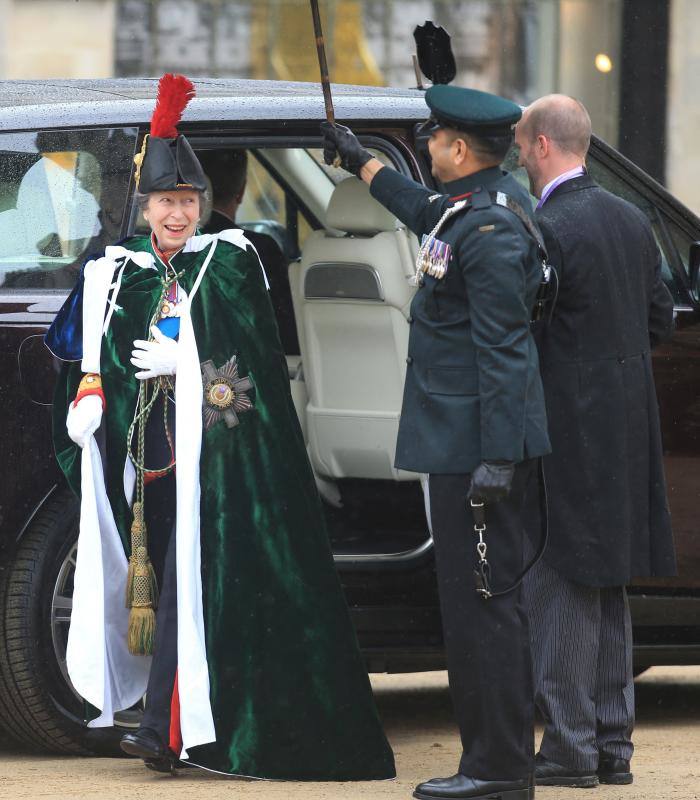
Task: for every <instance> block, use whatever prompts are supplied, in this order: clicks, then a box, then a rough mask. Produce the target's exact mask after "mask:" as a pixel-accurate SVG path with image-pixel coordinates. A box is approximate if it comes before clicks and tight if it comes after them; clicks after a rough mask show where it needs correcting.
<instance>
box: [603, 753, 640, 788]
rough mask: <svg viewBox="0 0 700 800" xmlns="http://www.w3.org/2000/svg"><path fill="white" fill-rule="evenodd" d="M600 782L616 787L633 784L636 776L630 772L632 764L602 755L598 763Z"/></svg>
mask: <svg viewBox="0 0 700 800" xmlns="http://www.w3.org/2000/svg"><path fill="white" fill-rule="evenodd" d="M598 780H599V781H600V782H601V783H612V784H615V785H616V786H625V785H627V784H630V783H632V781H633V780H634V775H633V774H632V773H631V772H630V762H629V761H627V760H626V759H624V758H615V756H606V755H601V756H600V760H599V761H598Z"/></svg>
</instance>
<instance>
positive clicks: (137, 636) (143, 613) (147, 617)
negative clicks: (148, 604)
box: [127, 607, 156, 656]
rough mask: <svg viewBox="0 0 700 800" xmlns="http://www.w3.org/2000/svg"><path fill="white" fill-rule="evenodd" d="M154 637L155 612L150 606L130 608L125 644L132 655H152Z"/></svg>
mask: <svg viewBox="0 0 700 800" xmlns="http://www.w3.org/2000/svg"><path fill="white" fill-rule="evenodd" d="M155 638H156V612H155V611H154V610H153V609H152V608H141V607H138V608H132V609H131V611H130V612H129V634H128V637H127V645H128V647H129V652H130V653H131V655H132V656H150V655H153V643H154V641H155Z"/></svg>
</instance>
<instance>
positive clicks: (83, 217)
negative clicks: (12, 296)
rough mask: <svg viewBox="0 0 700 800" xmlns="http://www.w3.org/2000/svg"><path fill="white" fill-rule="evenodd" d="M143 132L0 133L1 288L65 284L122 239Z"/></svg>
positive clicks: (46, 286) (117, 130) (128, 130)
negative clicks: (96, 255) (89, 258)
mask: <svg viewBox="0 0 700 800" xmlns="http://www.w3.org/2000/svg"><path fill="white" fill-rule="evenodd" d="M135 144H136V129H129V128H117V129H102V130H87V131H86V130H83V131H39V132H36V131H34V132H26V133H4V134H0V287H2V288H3V289H5V290H10V291H11V290H20V291H26V290H30V289H42V290H45V289H65V288H70V287H71V286H73V284H74V283H75V279H76V276H77V273H78V270H79V268H80V265H81V264H82V262H83V261H84V259H85V258H86V257H87V256H88V255H90V254H92V253H95V252H99V251H100V250H102V249H104V247H105V246H106V245H107V244H110V243H112V242H114V241H117V240H118V239H119V238H120V237H121V225H122V217H123V211H124V203H125V200H126V195H127V190H128V184H129V178H130V175H131V168H132V158H133V154H134V148H135Z"/></svg>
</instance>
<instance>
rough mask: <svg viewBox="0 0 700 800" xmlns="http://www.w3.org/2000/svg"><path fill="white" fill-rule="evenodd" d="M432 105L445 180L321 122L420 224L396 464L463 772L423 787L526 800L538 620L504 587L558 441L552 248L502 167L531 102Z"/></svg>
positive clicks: (443, 93) (487, 97) (351, 164)
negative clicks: (551, 356) (548, 313)
mask: <svg viewBox="0 0 700 800" xmlns="http://www.w3.org/2000/svg"><path fill="white" fill-rule="evenodd" d="M426 102H427V104H428V106H429V107H430V109H431V111H432V116H431V118H430V119H429V120H428V122H427V123H426V125H425V128H426V131H427V132H429V133H430V140H429V145H428V146H429V150H430V155H431V158H432V165H433V166H432V169H433V175H434V176H435V177H436V178H437V179H438V180H439V181H440V182H441V183H442V186H443V188H444V192H443V193H435V192H431V191H430V190H428V189H426V188H425V187H424V186H422V185H421V184H418V183H415V182H414V181H412V180H409V179H408V178H406V177H404V176H402V175H400V174H399V173H397V172H396V171H395V170H393V169H390V168H387V167H383V166H382V164H381V163H380V162H379V161H378V160H376V159H374V158H372V156H371V155H370V153H369V152H367V151H366V150H364V149H363V148H362V146H361V145H360V144H359V142H358V140H357V139H356V138H355V136H354V135H353V134H352V132H351V131H350V130H349V129H347V128H345V127H343V126H340V125H331V124H330V123H323V124H322V133H323V139H324V156H325V158H326V161H327V162H328V163H331V162H332V160H333V158H334V156H335V155H336V153H337V154H338V155H339V156H340V159H341V163H342V166H343V167H344V168H345V169H347V170H348V171H350V172H352V173H354V174H355V175H357V176H358V177H360V178H361V179H362V180H364V181H366V182H367V183H369V185H370V191H371V193H372V195H373V196H374V197H375V198H376V199H377V200H379V201H380V202H381V203H382V204H383V205H385V206H386V207H387V208H388V209H389V210H390V211H392V212H393V213H394V214H396V216H397V217H398V218H399V219H400V220H402V221H403V222H404V223H405V224H406V225H408V227H409V228H410V229H411V230H413V231H414V232H415V233H416V234H417V235H418V237H419V238H420V237H423V243H422V246H421V251H420V254H419V257H418V261H417V267H416V279H417V285H418V289H417V291H416V294H415V297H414V299H413V303H412V305H411V312H410V318H409V320H408V322H409V323H410V325H411V333H410V338H409V348H408V358H407V370H406V384H405V389H404V398H403V409H402V413H401V423H400V427H399V435H398V442H397V448H396V466H397V467H398V468H400V469H404V470H411V471H414V472H421V473H429V475H430V510H431V518H432V527H433V536H434V540H435V554H436V563H437V573H438V583H439V589H440V601H441V608H442V618H443V627H444V633H445V642H446V647H447V658H448V669H449V675H450V688H451V691H452V697H453V702H454V705H455V710H456V714H457V720H458V723H459V727H460V732H461V737H462V744H463V748H464V752H463V755H462V759H461V762H460V765H459V771H458V773H457V774H456V775H454V776H452V777H450V778H442V779H440V778H436V779H433V780H430V781H427V782H426V783H422V784H421V785H420V786H418V787H417V789H416V792H415V795H414V796H415V797H417V798H426V799H427V798H437V797H441V798H484V799H485V798H495V797H498V798H503V800H529V799H530V798H532V797H534V781H533V777H532V773H533V756H534V754H533V688H532V678H531V668H530V653H529V638H528V629H527V621H526V617H525V613H524V609H523V605H522V599H521V591H520V587H519V586H518V587H517V588H515V589H514V590H513V591H510V592H508V593H506V594H503V595H496V593H497V592H498V591H499V590H500V589H503V588H505V587H509V586H511V585H512V584H513V583H515V582H516V581H517V579H518V577H519V574H520V573H521V571H522V568H523V524H522V522H523V520H522V514H523V500H524V495H525V492H526V487H527V485H528V483H530V482H531V481H533V480H534V479H535V477H536V460H537V458H538V457H539V456H542V455H544V454H546V453H548V452H549V439H548V436H547V424H546V416H545V407H544V398H543V393H542V384H541V382H540V375H539V368H538V361H537V350H536V347H535V343H534V341H533V339H532V335H531V333H530V318H531V313H532V309H533V305H534V303H535V300H536V296H537V292H538V287H539V285H540V282H541V279H542V258H541V254H540V252H539V250H538V245H537V242H536V238H535V236H534V235H533V230H536V229H533V226H532V222H531V205H530V202H529V197H528V195H527V192H526V191H525V190H524V189H523V188H521V187H520V185H519V184H518V183H517V182H516V181H515V180H514V179H513V178H512V177H511V176H510V175H508V174H507V173H504V172H503V171H502V170H501V169H500V166H499V165H500V163H501V161H502V160H503V158H504V156H505V154H506V152H507V150H508V148H509V146H510V144H511V142H512V136H513V134H512V128H513V125H514V124H515V123H516V122H517V121H518V120H519V119H520V115H521V112H520V108H519V107H518V106H517V105H515V104H514V103H512V102H510V101H508V100H504V99H503V98H500V97H496V96H494V95H491V94H486V93H484V92H477V91H472V90H469V89H460V88H457V87H453V86H433V87H431V88H430V89H428V91H427V93H426ZM519 213H520V216H519V215H518V214H519ZM521 217H525V220H523V219H521ZM472 499H473V500H474V501H475V502H478V501H479V500H481V501H483V502H484V503H485V515H486V523H487V531H486V543H487V546H488V561H489V563H490V566H491V571H492V574H491V583H492V588H493V592H494V596H492V597H490V598H488V599H485V598H484V597H483V595H480V594H479V593H478V592H477V582H476V579H475V572H474V570H475V566H476V565H477V562H478V556H477V549H476V544H477V542H478V535H477V533H476V531H475V518H474V512H473V511H472V508H471V504H470V500H472ZM476 513H477V514H478V513H479V511H478V510H477V512H476ZM477 519H478V517H477Z"/></svg>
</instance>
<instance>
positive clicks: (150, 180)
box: [134, 73, 207, 194]
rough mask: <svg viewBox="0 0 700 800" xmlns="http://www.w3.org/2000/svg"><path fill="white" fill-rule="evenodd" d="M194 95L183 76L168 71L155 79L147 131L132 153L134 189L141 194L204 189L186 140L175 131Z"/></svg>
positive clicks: (202, 174) (200, 166)
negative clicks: (153, 100) (149, 124)
mask: <svg viewBox="0 0 700 800" xmlns="http://www.w3.org/2000/svg"><path fill="white" fill-rule="evenodd" d="M194 94H195V90H194V85H193V84H192V81H190V80H189V79H188V78H186V77H185V76H184V75H172V74H170V73H168V74H167V75H163V77H162V78H161V79H160V81H159V82H158V95H157V97H156V107H155V108H154V110H153V116H152V117H151V130H150V133H147V134H146V136H145V137H144V139H143V145H142V146H141V151H140V152H139V153H137V154H136V155H135V156H134V163H135V164H136V189H137V191H139V192H141V193H142V194H148V193H149V192H172V191H177V190H180V189H195V190H197V191H200V192H202V191H204V190H205V189H206V188H207V181H206V178H205V176H204V170H203V169H202V165H201V164H200V163H199V160H198V159H197V156H196V155H195V154H194V150H192V147H191V146H190V143H189V142H188V141H187V139H186V138H185V137H184V136H183V135H182V134H178V131H177V124H178V122H179V121H180V119H181V118H182V112H183V111H184V110H185V107H186V106H187V104H188V103H189V101H190V100H191V99H192V98H193V97H194Z"/></svg>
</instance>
